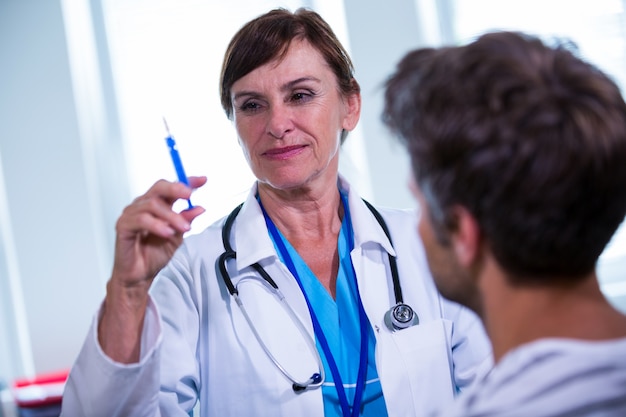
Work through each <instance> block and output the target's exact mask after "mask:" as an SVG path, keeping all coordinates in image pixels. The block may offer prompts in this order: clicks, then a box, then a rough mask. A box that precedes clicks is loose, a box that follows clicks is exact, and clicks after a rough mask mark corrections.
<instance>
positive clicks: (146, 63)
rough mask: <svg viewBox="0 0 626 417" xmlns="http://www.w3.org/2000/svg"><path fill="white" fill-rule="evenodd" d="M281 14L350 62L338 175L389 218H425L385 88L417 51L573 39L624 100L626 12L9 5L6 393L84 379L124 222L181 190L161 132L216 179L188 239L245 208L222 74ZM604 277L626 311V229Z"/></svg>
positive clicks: (569, 3)
mask: <svg viewBox="0 0 626 417" xmlns="http://www.w3.org/2000/svg"><path fill="white" fill-rule="evenodd" d="M277 6H282V7H287V8H290V9H295V8H297V7H299V6H307V7H310V8H313V9H315V10H317V11H318V12H319V13H320V14H321V15H322V16H323V17H324V18H325V19H326V20H327V21H328V22H329V23H330V24H331V26H332V27H333V28H334V30H335V31H336V32H337V34H338V35H339V37H340V39H341V40H342V41H343V42H344V44H345V46H346V47H347V48H348V50H349V51H350V53H351V55H352V58H353V61H354V64H355V66H356V77H357V79H358V81H359V82H360V84H361V87H362V91H363V113H362V118H361V122H360V125H359V128H358V129H357V130H356V131H355V132H354V133H353V134H351V136H350V137H349V139H348V141H347V142H346V145H345V147H344V149H343V151H342V152H343V156H342V158H343V159H342V167H341V171H342V172H343V173H344V175H346V176H347V177H348V178H349V179H350V180H351V181H352V182H353V183H354V185H355V186H356V187H357V189H359V191H360V192H361V194H362V195H363V196H364V197H366V198H368V199H370V201H372V202H374V203H377V204H379V205H386V206H395V207H412V206H413V205H414V202H413V200H412V198H411V196H410V194H409V192H408V191H407V189H406V184H407V179H408V172H409V166H408V160H407V157H406V156H405V154H404V150H403V149H402V148H401V146H400V145H399V144H398V143H396V142H395V141H394V139H392V138H390V137H389V134H388V132H387V131H386V130H385V128H384V126H383V125H382V124H381V122H380V114H381V110H382V84H383V83H384V81H385V78H386V77H387V76H388V75H389V74H390V73H391V71H392V70H393V68H394V66H395V64H396V62H397V61H398V60H399V59H400V57H401V56H403V55H404V54H405V53H406V52H407V51H408V50H410V49H413V48H416V47H422V46H439V45H442V44H459V43H464V42H466V41H468V40H471V39H472V38H473V37H475V36H477V35H479V34H480V33H482V32H484V31H486V30H491V29H516V30H524V31H528V32H531V33H534V34H538V35H542V36H546V37H566V38H569V39H571V40H572V41H574V42H575V43H576V44H577V45H578V46H579V48H580V52H581V54H582V55H583V56H584V57H586V58H588V59H589V60H590V61H592V62H593V63H595V64H596V65H597V66H599V67H600V68H601V69H603V70H604V71H606V72H607V73H608V74H610V75H611V76H612V77H614V79H615V80H616V82H617V83H618V84H620V86H622V89H623V86H624V85H626V78H625V74H626V12H625V9H626V0H595V1H593V2H589V1H584V0H542V1H539V0H509V1H506V2H503V1H499V0H439V1H438V0H388V1H384V2H382V1H374V0H343V1H340V0H317V1H313V0H309V1H296V0H293V1H267V0H254V1H253V0H230V1H228V2H226V1H212V0H0V62H1V65H0V128H1V132H2V135H1V136H0V386H1V385H2V381H4V383H5V384H10V383H11V381H13V380H14V379H15V378H21V377H27V376H32V375H35V374H38V373H45V372H52V371H56V370H62V369H67V368H69V367H70V366H71V364H72V362H73V361H74V359H75V357H76V355H77V353H78V351H79V349H80V346H81V344H82V341H83V339H84V337H85V335H86V332H87V329H88V326H89V324H90V322H91V321H92V319H93V314H94V312H95V310H96V309H97V308H98V306H99V303H100V302H101V299H102V297H103V295H104V289H105V283H106V280H107V279H108V276H109V273H110V268H111V265H112V254H113V245H114V227H115V221H116V219H117V217H118V216H119V214H120V213H121V211H122V209H123V207H124V206H125V205H126V204H128V203H129V202H130V201H131V200H132V199H133V198H134V197H135V196H137V195H139V194H142V193H143V192H144V191H145V190H146V189H147V188H148V187H149V186H150V185H151V184H152V183H153V182H155V181H156V180H158V179H160V178H166V179H170V180H174V179H175V178H176V176H175V172H174V169H173V167H172V164H171V161H170V160H169V156H168V151H167V148H166V146H165V141H164V138H165V135H166V132H165V129H164V126H163V120H162V118H163V117H165V118H166V119H167V122H168V124H169V127H170V130H171V132H172V134H173V135H174V136H175V138H176V140H177V143H178V149H179V151H180V154H181V157H182V159H183V161H184V163H185V167H186V171H187V174H189V175H207V176H208V177H209V182H208V184H207V186H205V187H204V188H203V189H201V190H198V191H197V192H196V193H195V194H194V196H193V197H192V199H193V201H194V202H195V203H196V204H200V205H202V206H204V207H205V208H207V212H206V213H205V214H204V215H203V216H202V217H201V218H199V219H198V220H196V223H195V224H194V229H193V230H192V231H191V232H190V233H197V232H198V231H199V230H201V229H202V228H204V227H206V226H207V225H208V224H210V223H212V222H213V221H215V220H217V219H218V218H220V217H221V216H223V215H225V214H227V213H228V212H229V211H230V210H231V209H232V207H234V206H235V205H236V204H237V203H239V202H241V201H242V200H243V199H244V198H245V196H246V195H247V192H248V189H249V188H250V186H251V184H252V181H253V177H252V175H251V173H250V171H249V169H248V167H247V165H246V163H245V160H244V159H243V156H242V154H241V151H240V148H239V145H238V143H237V138H236V136H235V132H234V129H233V127H232V125H231V122H230V121H228V120H227V119H226V116H225V115H224V113H223V111H222V109H221V107H220V104H219V97H218V80H219V71H220V67H221V59H222V56H223V53H224V51H225V49H226V46H227V43H228V41H229V40H230V38H231V36H232V35H233V34H234V33H235V32H236V30H237V29H239V27H240V26H241V25H242V24H243V23H245V22H246V21H247V20H249V19H251V18H253V17H255V16H257V15H259V14H261V13H263V12H265V11H267V10H269V9H271V8H274V7H277ZM624 192H626V190H624ZM407 232H409V231H407ZM599 271H600V279H601V283H602V289H603V291H604V292H605V293H606V294H607V296H609V298H610V299H611V300H612V302H614V303H615V305H617V306H618V307H619V308H620V309H622V310H624V311H626V272H625V271H626V231H624V227H622V229H620V232H619V233H618V234H617V235H616V236H615V238H614V239H613V241H612V242H611V244H610V246H609V247H608V248H607V249H606V251H605V253H604V254H603V256H602V258H601V260H600V265H599ZM0 414H1V412H0Z"/></svg>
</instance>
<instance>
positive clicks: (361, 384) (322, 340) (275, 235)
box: [258, 193, 369, 417]
mask: <svg viewBox="0 0 626 417" xmlns="http://www.w3.org/2000/svg"><path fill="white" fill-rule="evenodd" d="M341 200H342V202H343V207H344V216H345V221H346V222H347V225H348V245H349V250H348V256H349V254H350V253H351V252H352V249H354V231H353V229H352V221H351V220H350V209H349V207H348V202H347V201H346V197H345V196H344V195H343V193H342V194H341ZM258 201H259V205H260V206H261V210H263V216H264V217H265V224H266V225H267V229H268V231H269V232H270V234H271V235H272V239H273V240H274V242H275V244H276V246H277V247H278V250H279V252H280V254H281V257H282V258H283V260H284V261H285V264H286V265H287V268H288V269H289V271H290V272H291V274H292V275H293V276H294V277H295V278H296V281H297V282H298V285H299V286H300V290H301V291H302V294H303V295H304V299H305V300H306V304H307V307H308V308H309V314H310V315H311V321H312V322H313V330H314V332H315V336H316V337H317V341H318V342H319V344H320V346H321V348H322V350H323V351H324V356H325V357H326V362H327V363H328V367H329V368H330V372H331V374H332V375H333V381H334V382H335V389H336V390H337V395H338V397H339V402H340V403H341V410H342V413H343V416H344V417H354V416H358V415H359V412H360V409H361V400H362V398H363V391H364V389H365V378H366V372H367V356H368V344H367V342H368V331H367V330H368V326H369V322H368V320H367V315H366V314H365V309H364V308H363V303H362V302H361V296H360V294H359V289H358V285H356V276H355V274H354V266H352V268H351V269H352V274H351V275H352V277H353V279H354V281H355V288H356V293H357V303H358V306H359V326H360V330H361V348H360V351H361V352H360V358H359V372H358V376H357V384H356V389H355V393H354V401H353V404H352V412H350V408H351V407H350V404H349V403H348V399H347V397H346V392H345V389H344V387H343V382H342V381H341V375H340V374H339V369H338V368H337V364H336V362H335V358H334V357H333V355H332V353H331V351H330V347H329V346H328V342H327V340H326V337H325V336H324V332H323V330H322V327H321V326H320V323H319V320H318V319H317V315H316V314H315V311H313V307H312V306H311V302H310V301H309V297H308V296H307V294H306V292H305V290H304V287H303V286H302V282H301V280H300V276H299V274H298V272H297V270H296V267H295V265H294V263H293V260H292V259H291V256H289V252H288V251H287V248H286V247H285V243H284V242H283V240H282V238H281V236H280V233H279V232H278V229H277V228H276V225H274V222H273V221H272V219H270V217H269V216H268V215H267V212H266V211H265V208H264V207H263V204H261V201H260V199H258ZM350 263H351V264H352V260H350Z"/></svg>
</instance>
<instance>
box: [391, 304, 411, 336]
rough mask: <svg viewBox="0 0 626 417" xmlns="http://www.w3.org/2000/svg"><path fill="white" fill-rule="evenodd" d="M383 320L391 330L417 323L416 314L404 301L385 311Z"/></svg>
mask: <svg viewBox="0 0 626 417" xmlns="http://www.w3.org/2000/svg"><path fill="white" fill-rule="evenodd" d="M384 321H385V325H386V326H387V327H388V328H389V330H391V331H392V332H395V331H396V330H402V329H406V328H408V327H411V326H415V325H417V324H419V318H418V317H417V314H415V312H414V311H413V309H412V308H411V306H409V305H408V304H404V303H398V304H396V305H395V306H393V307H392V308H391V309H390V310H389V311H387V313H386V314H385V318H384Z"/></svg>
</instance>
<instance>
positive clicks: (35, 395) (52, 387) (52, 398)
mask: <svg viewBox="0 0 626 417" xmlns="http://www.w3.org/2000/svg"><path fill="white" fill-rule="evenodd" d="M68 374H69V371H68V370H63V371H57V372H50V373H45V374H40V375H36V376H34V377H32V378H20V379H16V380H15V381H14V382H13V389H12V391H13V397H14V398H15V404H17V406H18V407H21V408H38V407H44V406H48V405H53V404H61V399H62V398H63V388H64V387H65V381H66V380H67V376H68Z"/></svg>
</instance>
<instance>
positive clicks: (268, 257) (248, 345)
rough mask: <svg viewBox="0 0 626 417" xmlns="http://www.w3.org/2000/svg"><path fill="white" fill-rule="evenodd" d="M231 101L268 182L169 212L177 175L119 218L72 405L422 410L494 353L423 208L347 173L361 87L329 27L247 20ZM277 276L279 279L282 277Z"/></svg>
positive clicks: (277, 412) (227, 102)
mask: <svg viewBox="0 0 626 417" xmlns="http://www.w3.org/2000/svg"><path fill="white" fill-rule="evenodd" d="M221 100H222V105H223V107H224V110H225V111H226V114H227V116H228V117H229V118H230V119H231V120H232V121H233V122H234V125H235V128H236V130H237V134H238V137H239V141H240V144H241V147H242V149H243V152H244V154H245V156H246V158H247V160H248V162H249V164H250V167H251V168H252V171H253V172H254V174H255V176H256V178H257V181H256V184H255V186H254V187H253V188H252V190H251V192H250V195H249V196H248V199H247V200H246V201H245V202H244V203H243V206H242V207H241V208H240V209H237V210H235V211H233V213H232V214H231V216H229V218H228V219H225V220H222V221H219V222H217V223H216V224H214V225H213V226H210V227H209V228H207V229H206V230H205V231H204V232H203V233H201V234H198V235H193V236H189V237H188V238H186V239H185V240H184V242H183V234H184V233H185V232H186V231H188V230H189V223H190V222H191V221H192V220H193V219H194V218H195V217H197V216H198V215H200V214H201V213H202V212H203V209H202V208H201V207H197V206H196V207H194V208H191V209H189V210H186V211H183V212H181V213H176V212H174V211H173V210H172V204H173V203H174V201H176V200H177V199H186V198H189V196H190V194H191V192H192V189H193V188H197V187H200V186H202V185H203V184H204V183H205V182H206V178H203V177H191V178H190V179H189V182H190V187H189V188H188V187H186V186H185V185H183V184H181V183H170V182H166V181H164V180H161V181H158V182H157V183H155V184H154V185H153V186H152V187H151V188H150V189H149V190H148V191H147V192H146V194H144V195H143V196H141V197H139V198H137V199H136V200H135V201H134V202H133V203H132V204H131V205H129V206H128V207H127V208H126V209H125V210H124V212H123V213H122V215H121V217H120V218H119V220H118V222H117V225H116V230H117V240H116V252H115V262H114V266H113V272H112V275H111V278H110V280H109V282H108V284H107V294H106V298H105V300H104V302H103V304H102V306H101V308H100V311H99V313H98V314H97V315H96V317H95V319H94V323H93V328H92V329H91V330H90V334H89V335H88V337H87V339H86V342H85V344H84V346H83V348H82V350H81V352H80V354H79V357H78V358H77V361H76V363H75V365H74V366H73V368H72V370H71V374H70V376H69V380H68V382H67V384H66V389H65V393H64V398H63V411H62V415H63V416H90V417H92V416H106V417H111V416H188V415H189V414H190V412H191V410H192V409H193V408H194V406H195V405H196V402H197V401H200V415H201V416H219V417H223V416H253V415H254V416H259V415H261V416H356V415H359V416H378V417H380V416H386V415H389V416H426V415H428V414H430V413H432V412H434V411H435V410H437V409H439V408H440V407H441V406H444V405H446V404H447V403H449V402H450V401H452V400H453V398H454V396H455V394H456V393H457V392H459V390H461V389H463V388H464V387H465V386H467V385H468V384H470V383H471V382H472V381H474V380H475V379H477V378H479V377H480V376H481V375H482V374H484V373H486V372H487V370H488V369H489V367H490V365H491V352H490V348H489V345H488V342H487V339H486V336H485V335H484V333H483V328H482V326H481V325H480V324H479V322H478V320H477V318H476V317H475V316H474V315H473V314H472V313H470V312H469V311H468V310H465V309H463V308H462V307H460V306H459V305H456V304H453V303H451V302H448V301H446V300H444V299H442V298H441V296H440V295H439V294H438V293H437V291H436V289H435V286H434V284H433V281H432V278H431V276H430V274H429V271H428V269H427V263H426V260H425V258H424V253H423V248H422V246H421V242H420V241H419V240H418V236H417V233H415V230H416V227H415V225H416V216H415V214H411V213H408V212H404V211H399V210H389V209H385V210H382V209H381V210H380V212H378V211H377V210H376V209H374V208H373V207H372V208H370V207H369V206H368V204H367V203H365V202H364V201H363V200H361V198H360V197H359V196H358V195H357V194H356V192H355V191H354V190H353V189H351V188H350V185H349V184H348V183H347V182H346V181H345V179H343V178H342V177H341V176H340V175H339V173H338V159H339V148H340V144H341V142H342V141H343V140H344V139H345V137H346V135H347V132H349V131H351V130H352V129H354V127H355V126H356V124H357V122H358V120H359V115H360V110H361V96H360V89H359V85H358V83H357V81H356V80H355V79H354V77H353V68H352V63H351V61H350V58H349V57H348V54H347V53H346V51H345V50H344V48H343V47H342V46H341V44H340V43H339V41H338V40H337V38H336V37H335V35H334V34H333V32H332V30H331V29H330V27H329V26H328V25H327V23H326V22H325V21H324V20H322V18H321V17H320V16H319V15H318V14H316V13H314V12H312V11H308V10H305V9H299V10H298V11H296V12H295V13H292V12H289V11H287V10H283V9H279V10H273V11H270V12H269V13H266V14H264V15H262V16H260V17H258V18H256V19H254V20H252V21H251V22H249V23H248V24H246V25H245V26H244V27H243V28H242V29H240V31H239V32H238V33H237V34H236V35H235V36H234V38H233V39H232V41H231V43H230V45H229V47H228V49H227V52H226V55H225V58H224V63H223V67H222V76H221ZM275 287H276V288H275Z"/></svg>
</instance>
